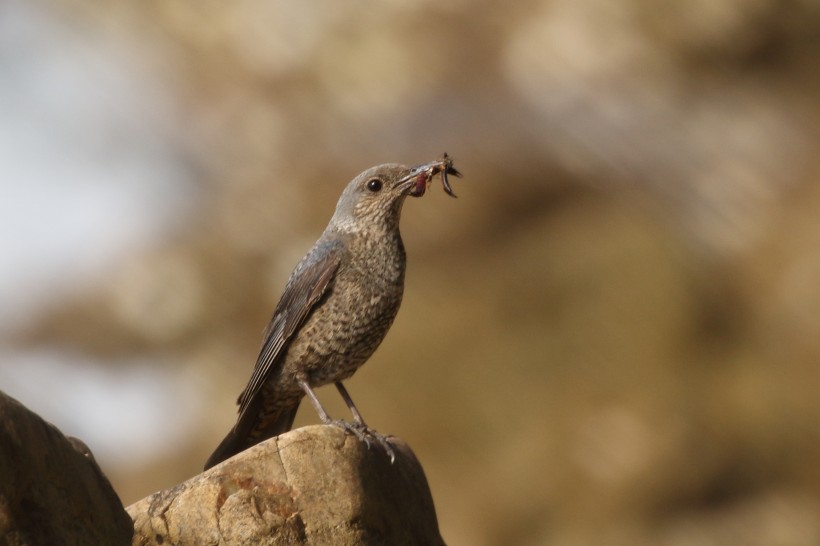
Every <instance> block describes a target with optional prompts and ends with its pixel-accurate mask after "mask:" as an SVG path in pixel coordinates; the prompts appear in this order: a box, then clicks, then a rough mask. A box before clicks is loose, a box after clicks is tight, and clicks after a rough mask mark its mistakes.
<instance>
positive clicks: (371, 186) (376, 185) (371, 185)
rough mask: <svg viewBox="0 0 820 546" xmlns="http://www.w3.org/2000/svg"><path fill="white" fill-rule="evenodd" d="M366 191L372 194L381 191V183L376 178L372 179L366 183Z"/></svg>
mask: <svg viewBox="0 0 820 546" xmlns="http://www.w3.org/2000/svg"><path fill="white" fill-rule="evenodd" d="M367 189H368V190H370V191H372V192H377V191H379V190H380V189H382V181H381V180H379V179H378V178H372V179H370V180H368V181H367Z"/></svg>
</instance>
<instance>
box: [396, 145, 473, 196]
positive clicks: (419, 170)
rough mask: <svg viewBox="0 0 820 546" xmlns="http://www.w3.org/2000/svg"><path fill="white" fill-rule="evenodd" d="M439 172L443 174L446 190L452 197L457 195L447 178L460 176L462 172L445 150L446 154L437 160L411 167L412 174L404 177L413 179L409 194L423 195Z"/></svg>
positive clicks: (443, 184)
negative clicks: (450, 175)
mask: <svg viewBox="0 0 820 546" xmlns="http://www.w3.org/2000/svg"><path fill="white" fill-rule="evenodd" d="M437 174H441V184H442V186H443V187H444V192H445V193H446V194H447V195H449V196H450V197H456V194H455V193H454V192H453V188H452V187H451V186H450V181H449V180H448V179H447V175H448V174H452V175H453V176H457V177H459V178H460V177H461V173H460V172H458V170H456V168H455V167H453V160H452V158H450V156H448V155H447V152H444V154H442V156H441V157H440V158H438V159H436V160H435V161H431V162H430V163H425V164H424V165H418V166H416V167H413V168H412V169H410V174H408V175H407V176H406V177H405V178H404V180H406V181H407V182H410V181H411V180H412V181H413V182H412V184H411V185H410V187H409V191H408V195H411V196H413V197H421V196H422V195H424V192H425V191H427V186H428V185H429V184H430V181H431V180H432V179H433V177H434V176H435V175H437Z"/></svg>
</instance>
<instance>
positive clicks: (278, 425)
mask: <svg viewBox="0 0 820 546" xmlns="http://www.w3.org/2000/svg"><path fill="white" fill-rule="evenodd" d="M298 409H299V403H298V402H297V403H296V404H295V405H294V406H293V407H292V408H288V409H287V410H286V411H283V412H282V414H281V415H279V417H277V418H276V420H275V421H273V422H272V423H270V424H268V423H266V426H265V427H264V429H263V430H260V431H256V430H254V428H257V427H256V426H254V425H256V424H257V423H256V421H258V416H257V415H256V412H252V413H250V412H246V414H245V415H244V416H243V417H244V418H240V419H239V421H238V422H237V423H236V425H234V427H233V428H232V429H231V431H230V432H228V435H227V436H225V438H224V439H223V440H222V441H221V442H220V443H219V445H218V446H217V447H216V449H215V450H214V452H213V453H211V456H210V457H208V460H207V461H205V470H208V469H209V468H211V467H212V466H216V465H218V464H219V463H221V462H222V461H224V460H225V459H228V458H230V457H233V456H234V455H236V454H237V453H240V452H242V451H245V450H246V449H248V448H249V447H251V446H253V445H256V444H258V443H259V442H261V441H263V440H267V439H268V438H273V437H274V436H278V435H280V434H284V433H285V432H287V431H289V430H290V429H291V427H293V420H294V419H295V418H296V411H297V410H298Z"/></svg>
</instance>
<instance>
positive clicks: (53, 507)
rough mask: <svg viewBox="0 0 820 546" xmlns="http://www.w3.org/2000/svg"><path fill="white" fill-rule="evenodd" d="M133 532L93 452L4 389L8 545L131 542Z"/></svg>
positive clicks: (2, 492) (0, 425)
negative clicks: (6, 392)
mask: <svg viewBox="0 0 820 546" xmlns="http://www.w3.org/2000/svg"><path fill="white" fill-rule="evenodd" d="M132 534H133V526H132V523H131V521H130V519H129V518H128V514H127V513H126V512H125V509H124V508H123V506H122V503H121V502H120V499H119V498H118V497H117V494H116V493H115V492H114V490H113V489H112V487H111V484H110V483H109V482H108V479H107V478H106V477H105V476H104V475H103V473H102V471H101V470H100V468H99V466H97V463H96V462H95V461H94V457H93V456H92V455H91V451H90V450H89V449H88V447H87V446H85V444H83V443H82V442H81V441H80V440H77V439H76V438H66V437H65V436H64V435H63V434H62V433H61V432H60V431H59V430H57V428H56V427H54V426H53V425H51V424H49V423H47V422H45V421H44V420H43V419H42V418H41V417H40V416H38V415H36V414H35V413H33V412H31V411H30V410H28V409H27V408H26V407H25V406H23V405H22V404H20V403H19V402H18V401H17V400H15V399H13V398H11V397H9V396H8V395H6V394H5V393H3V392H0V544H8V545H15V546H17V545H20V546H22V545H31V546H35V545H38V546H39V545H41V544H42V545H51V544H59V545H65V546H70V545H75V544H76V545H87V544H106V545H118V544H119V545H126V544H130V542H131V536H132Z"/></svg>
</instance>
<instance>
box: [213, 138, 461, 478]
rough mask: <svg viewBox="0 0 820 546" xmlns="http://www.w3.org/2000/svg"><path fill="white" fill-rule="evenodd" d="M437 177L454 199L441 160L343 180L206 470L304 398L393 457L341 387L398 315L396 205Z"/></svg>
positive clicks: (280, 426) (277, 424) (275, 429)
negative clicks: (330, 407)
mask: <svg viewBox="0 0 820 546" xmlns="http://www.w3.org/2000/svg"><path fill="white" fill-rule="evenodd" d="M437 173H441V179H442V183H443V184H444V187H445V191H446V192H447V193H448V194H450V195H452V196H453V197H455V195H454V194H453V193H452V190H451V188H450V186H449V183H447V174H454V175H456V176H461V174H460V173H459V172H458V171H457V170H456V169H455V168H454V167H453V166H452V159H450V158H449V157H448V156H447V154H444V155H443V156H442V157H441V158H440V159H437V160H435V161H432V162H429V163H425V164H422V165H418V166H415V167H407V166H404V165H400V164H397V163H387V164H384V165H378V166H375V167H371V168H369V169H367V170H365V171H364V172H362V173H361V174H359V175H358V176H356V177H355V178H354V179H353V180H352V181H350V182H349V183H348V184H347V186H346V187H345V189H344V190H343V191H342V194H341V197H340V198H339V201H338V203H337V204H336V210H335V212H334V213H333V215H332V217H331V219H330V222H329V223H328V225H327V227H326V228H325V230H324V232H323V233H322V234H321V236H320V237H319V239H318V240H317V241H316V243H315V244H314V245H313V247H312V248H311V249H310V250H309V251H308V253H307V254H306V255H305V256H304V257H303V258H302V259H301V261H299V263H298V264H297V265H296V267H295V269H294V270H293V272H292V273H291V275H290V277H289V278H288V281H287V282H286V284H285V288H284V291H283V292H282V295H281V298H280V299H279V302H278V304H277V305H276V307H275V309H274V311H273V316H272V318H271V320H270V322H269V324H268V326H267V328H266V329H265V331H264V334H263V342H262V346H261V348H260V351H259V356H258V358H257V360H256V365H255V367H254V369H253V372H252V374H251V377H250V380H249V381H248V384H247V386H246V387H245V389H244V390H243V391H242V393H241V394H240V395H239V398H238V400H237V404H238V405H239V415H238V418H237V421H236V424H234V426H233V427H232V428H231V430H230V431H229V432H228V434H227V435H226V436H225V438H224V439H223V440H222V442H221V443H220V444H219V445H218V447H217V448H216V449H215V450H214V452H213V454H211V456H210V457H209V458H208V460H207V462H206V463H205V470H208V469H209V468H211V467H213V466H215V465H217V464H219V463H220V462H222V461H224V460H226V459H228V458H229V457H232V456H233V455H235V454H237V453H239V452H241V451H244V450H245V449H247V448H249V447H251V446H253V445H255V444H257V443H259V442H261V441H263V440H266V439H268V438H272V437H274V436H278V435H279V434H282V433H284V432H287V431H289V430H290V429H291V427H292V426H293V420H294V418H295V416H296V411H297V410H298V408H299V405H300V403H301V401H302V398H303V397H304V396H307V397H308V399H309V400H310V402H311V404H312V405H313V407H314V409H315V410H316V412H317V413H318V415H319V419H320V421H321V422H322V423H324V424H327V425H335V426H339V427H341V428H343V429H344V430H345V431H347V432H350V433H353V434H354V435H356V436H357V437H358V438H359V439H360V440H362V441H364V442H366V443H367V445H368V447H369V446H370V442H371V441H375V442H376V443H378V444H380V445H382V446H383V448H384V450H385V452H386V453H387V455H388V456H389V457H390V459H391V461H393V460H395V455H394V452H393V450H392V448H391V446H390V443H389V441H388V439H387V438H386V437H384V436H383V435H381V434H380V433H378V432H377V431H376V430H374V429H372V428H370V427H369V426H368V425H367V424H366V423H365V421H364V419H363V418H362V415H361V413H360V412H359V410H358V409H357V408H356V406H355V404H354V403H353V400H352V399H351V397H350V394H349V393H348V392H347V390H346V388H345V386H344V385H343V384H342V381H344V380H346V379H348V378H350V377H351V376H352V375H353V373H354V372H355V371H356V370H357V369H358V368H359V367H360V366H362V364H364V363H365V361H367V360H368V359H369V358H370V356H371V355H372V354H373V352H374V351H375V350H376V348H377V347H378V346H379V345H380V344H381V342H382V340H383V339H384V337H385V335H386V334H387V331H388V330H389V329H390V326H391V325H392V323H393V320H394V319H395V317H396V314H397V313H398V311H399V306H400V305H401V300H402V296H403V293H404V277H405V267H406V254H405V249H404V244H403V242H402V238H401V233H400V231H399V220H400V217H401V211H402V207H403V205H404V202H405V199H406V198H407V197H408V196H412V197H421V196H422V195H424V193H425V190H426V188H427V185H428V183H429V182H430V180H431V178H432V176H433V175H435V174H437ZM330 383H333V384H335V386H336V388H337V390H338V391H339V394H340V395H341V396H342V398H343V399H344V401H345V403H346V405H347V407H348V408H349V410H350V413H351V415H352V417H353V422H350V421H344V420H333V419H331V418H330V416H329V415H328V413H327V411H325V409H324V408H323V407H322V404H321V403H320V402H319V399H318V398H317V397H316V394H315V392H314V390H315V389H316V388H318V387H321V386H324V385H328V384H330Z"/></svg>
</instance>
